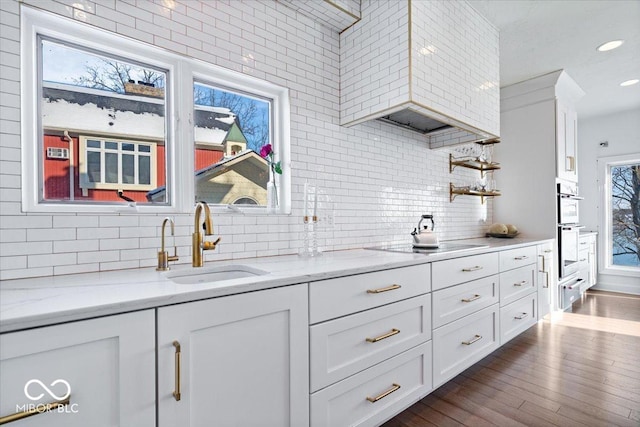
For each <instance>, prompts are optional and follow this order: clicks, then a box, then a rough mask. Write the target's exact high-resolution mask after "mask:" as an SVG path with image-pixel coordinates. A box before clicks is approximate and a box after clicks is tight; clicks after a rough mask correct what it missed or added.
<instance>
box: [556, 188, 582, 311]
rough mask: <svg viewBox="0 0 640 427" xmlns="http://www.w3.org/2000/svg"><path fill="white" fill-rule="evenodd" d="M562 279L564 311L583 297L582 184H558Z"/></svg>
mask: <svg viewBox="0 0 640 427" xmlns="http://www.w3.org/2000/svg"><path fill="white" fill-rule="evenodd" d="M557 193H558V275H559V279H560V280H559V282H558V285H559V289H558V291H559V292H558V293H559V303H560V307H559V308H561V309H562V310H567V309H569V308H570V307H571V303H573V301H575V300H576V299H577V298H579V297H580V282H581V279H580V278H578V251H579V245H580V229H581V228H583V226H581V225H580V223H579V221H580V215H579V202H580V200H582V197H579V196H578V184H576V183H574V182H570V181H564V180H558V182H557Z"/></svg>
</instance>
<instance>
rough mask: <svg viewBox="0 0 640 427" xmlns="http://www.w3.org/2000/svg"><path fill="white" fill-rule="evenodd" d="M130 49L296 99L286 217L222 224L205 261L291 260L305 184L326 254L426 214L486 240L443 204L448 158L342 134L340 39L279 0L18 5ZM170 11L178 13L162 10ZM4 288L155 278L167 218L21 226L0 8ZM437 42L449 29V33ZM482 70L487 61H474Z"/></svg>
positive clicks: (14, 77)
mask: <svg viewBox="0 0 640 427" xmlns="http://www.w3.org/2000/svg"><path fill="white" fill-rule="evenodd" d="M23 3H24V4H26V5H28V4H33V5H34V6H36V7H38V8H41V9H45V10H49V11H51V12H53V13H56V14H60V15H63V16H66V17H69V18H73V19H76V20H78V21H82V22H86V23H88V24H91V25H95V26H98V27H101V28H104V29H106V30H109V31H112V32H116V33H118V34H122V35H124V36H127V37H131V38H134V39H138V40H141V41H143V42H147V43H152V44H155V45H158V46H161V47H163V48H166V49H169V50H171V51H174V52H177V53H180V54H184V55H189V56H193V57H196V58H199V59H202V60H205V61H208V62H211V63H214V64H216V65H219V66H223V67H226V68H230V69H233V70H236V71H240V72H243V73H246V74H250V75H253V76H255V77H258V78H261V79H265V80H268V81H270V82H273V83H275V84H278V85H282V86H286V87H288V88H289V90H290V97H291V136H292V142H291V143H292V147H291V157H292V180H291V181H292V207H293V214H292V215H290V216H287V215H277V216H265V215H240V214H235V213H218V214H216V215H214V218H213V221H214V226H215V231H216V234H219V235H221V236H222V242H221V244H220V246H219V249H218V250H216V252H215V253H207V254H206V255H205V258H206V259H207V260H216V259H230V258H249V257H255V256H268V255H280V254H291V253H297V251H298V248H299V247H300V241H301V239H300V238H299V232H300V231H301V229H302V227H301V226H302V218H301V216H302V189H303V184H304V181H305V180H307V179H308V180H312V181H315V182H317V183H319V184H320V185H321V186H322V187H324V188H325V189H326V191H327V192H328V193H329V194H330V195H331V196H332V197H333V199H334V200H335V202H336V218H335V223H336V224H335V227H334V229H332V230H330V231H328V232H325V233H323V236H322V238H323V239H322V242H321V245H322V246H323V247H324V248H325V249H329V250H333V249H348V248H357V247H362V246H368V245H372V244H376V243H382V242H386V241H394V240H401V239H404V240H405V241H409V239H408V233H409V232H410V231H411V230H412V229H413V227H415V226H416V225H417V222H418V219H419V215H420V214H423V213H433V214H434V215H435V219H436V230H437V231H439V232H440V233H441V238H443V239H458V238H467V237H478V236H481V235H483V232H484V223H483V219H485V218H486V219H487V220H488V221H489V222H490V221H491V216H492V215H491V211H492V204H491V201H489V202H488V203H487V204H485V205H481V204H480V200H479V199H477V198H473V197H459V198H457V199H456V200H455V201H454V202H453V203H450V202H449V194H448V189H449V181H450V180H451V179H453V180H454V182H456V181H464V180H469V179H473V178H475V177H476V176H477V173H475V172H474V171H465V170H460V168H456V170H455V171H454V174H453V175H450V174H449V169H448V154H449V152H450V150H448V149H442V150H429V149H428V148H427V142H426V140H425V139H424V137H421V136H420V135H419V134H416V133H412V132H410V131H401V130H399V128H396V127H392V126H390V125H386V124H381V123H379V122H375V123H368V124H363V125H358V126H355V127H353V128H344V127H341V126H339V113H338V112H339V37H338V33H337V32H335V31H333V30H331V29H328V28H326V27H323V26H321V25H319V24H317V23H315V22H313V21H312V20H311V19H309V18H307V17H305V16H303V15H301V14H298V13H296V12H295V11H293V10H291V9H289V8H287V7H285V6H284V5H282V4H281V3H278V2H275V1H273V0H263V1H232V2H229V1H224V2H223V1H213V0H206V1H195V0H191V1H179V0H176V1H172V2H151V1H146V0H135V1H134V0H129V1H122V0H117V1H116V0H101V1H99V2H92V1H90V0H83V1H74V0H59V1H54V0H24V1H23ZM165 5H172V6H173V7H172V8H171V9H169V8H168V7H165ZM0 13H1V18H2V19H1V20H0V25H2V28H1V29H2V31H0V39H1V40H0V42H1V43H0V46H1V47H0V49H1V50H2V51H1V52H0V60H1V63H0V133H1V138H0V278H1V279H12V278H22V277H34V276H47V275H61V274H70V273H78V272H92V271H104V270H114V269H124V268H138V267H145V266H154V265H155V263H156V252H157V251H158V248H159V246H160V238H159V235H160V225H161V222H162V217H161V216H153V215H146V216H143V215H130V214H129V215H124V214H123V215H98V216H96V215H81V214H78V215H74V214H68V215H65V214H55V215H47V214H24V213H22V212H21V206H20V200H21V187H20V186H21V183H20V156H21V151H20V141H21V138H20V30H19V26H20V19H19V13H20V6H19V3H18V1H17V0H2V1H0ZM443 31H444V29H443ZM478 60H482V58H478ZM175 219H176V225H177V226H176V236H177V237H176V244H177V245H178V253H179V255H180V257H181V260H180V262H181V263H188V262H189V259H190V244H191V236H190V233H191V231H192V230H191V228H192V227H193V216H192V215H191V214H183V215H176V217H175Z"/></svg>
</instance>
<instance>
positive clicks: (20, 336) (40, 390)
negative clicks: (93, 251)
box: [0, 310, 156, 427]
mask: <svg viewBox="0 0 640 427" xmlns="http://www.w3.org/2000/svg"><path fill="white" fill-rule="evenodd" d="M154 328H155V317H154V311H153V310H145V311H140V312H135V313H128V314H121V315H115V316H108V317H101V318H98V319H92V320H84V321H78V322H72V323H66V324H62V325H55V326H47V327H42V328H37V329H31V330H27V331H21V332H12V333H6V334H3V335H0V377H1V378H2V381H0V397H1V400H0V424H3V423H8V422H12V424H11V425H12V426H16V427H31V426H47V427H57V426H60V427H63V426H64V427H74V426H76V427H86V426H92V427H102V426H104V427H115V426H120V427H153V426H155V425H156V405H155V395H156V393H155V334H154ZM34 409H35V410H37V409H41V410H42V409H45V411H44V412H41V413H35V414H32V415H28V414H27V412H29V411H30V410H34ZM46 409H48V410H46ZM32 412H34V411H32ZM27 415H28V416H27Z"/></svg>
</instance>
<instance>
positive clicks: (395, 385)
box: [367, 383, 400, 403]
mask: <svg viewBox="0 0 640 427" xmlns="http://www.w3.org/2000/svg"><path fill="white" fill-rule="evenodd" d="M392 386H393V387H391V388H390V389H389V390H387V391H385V392H384V393H382V394H381V395H379V396H376V397H367V400H368V401H369V402H371V403H376V402H377V401H378V400H380V399H384V398H385V397H387V396H389V395H390V394H391V393H393V392H394V391H398V390H400V384H396V383H393V384H392Z"/></svg>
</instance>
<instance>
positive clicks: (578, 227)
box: [560, 224, 587, 230]
mask: <svg viewBox="0 0 640 427" xmlns="http://www.w3.org/2000/svg"><path fill="white" fill-rule="evenodd" d="M586 227H587V226H586V225H563V224H560V229H562V230H582V229H583V228H586Z"/></svg>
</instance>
